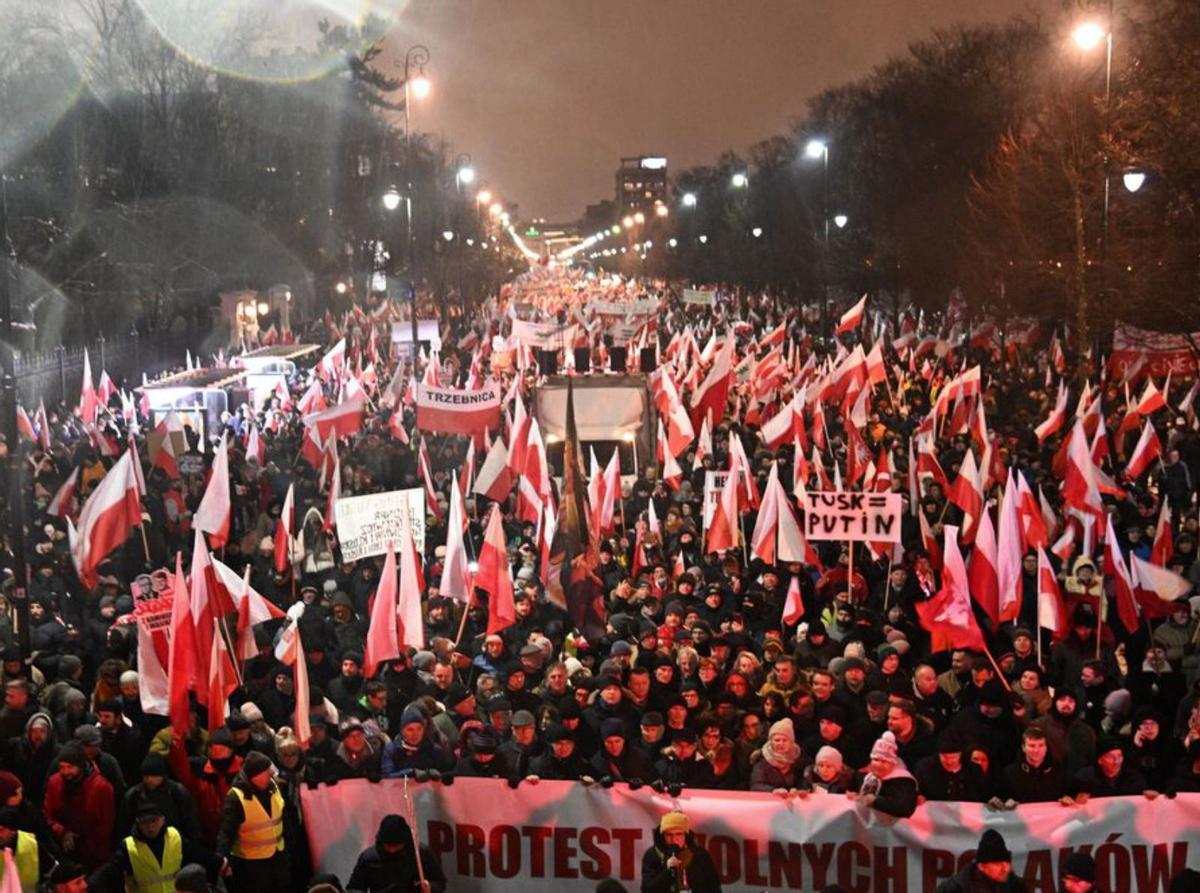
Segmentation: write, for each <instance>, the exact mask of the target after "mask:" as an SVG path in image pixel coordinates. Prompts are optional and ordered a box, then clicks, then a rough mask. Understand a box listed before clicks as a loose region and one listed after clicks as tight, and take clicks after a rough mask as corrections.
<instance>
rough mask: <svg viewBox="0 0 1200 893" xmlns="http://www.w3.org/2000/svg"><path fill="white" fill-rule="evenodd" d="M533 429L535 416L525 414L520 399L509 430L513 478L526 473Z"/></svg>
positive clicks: (523, 405) (509, 451) (510, 463)
mask: <svg viewBox="0 0 1200 893" xmlns="http://www.w3.org/2000/svg"><path fill="white" fill-rule="evenodd" d="M532 428H533V416H531V415H528V414H527V413H526V412H525V404H524V403H523V402H521V400H520V399H518V400H517V401H516V405H515V408H514V409H513V418H512V426H511V427H510V428H509V444H510V446H509V449H508V470H509V471H510V472H512V474H513V476H514V477H516V476H518V475H521V474H524V473H525V458H526V454H527V453H528V452H529V434H530V431H531V430H532Z"/></svg>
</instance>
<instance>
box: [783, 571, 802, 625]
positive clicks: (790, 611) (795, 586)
mask: <svg viewBox="0 0 1200 893" xmlns="http://www.w3.org/2000/svg"><path fill="white" fill-rule="evenodd" d="M803 616H804V599H803V598H802V597H801V596H800V580H799V578H797V577H792V579H791V582H790V583H788V590H787V598H786V599H785V600H784V603H783V618H782V619H783V623H784V625H785V626H795V625H796V624H797V623H799V622H800V618H801V617H803Z"/></svg>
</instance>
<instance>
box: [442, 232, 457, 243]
mask: <svg viewBox="0 0 1200 893" xmlns="http://www.w3.org/2000/svg"><path fill="white" fill-rule="evenodd" d="M442 238H443V239H445V240H446V241H447V242H453V241H454V230H449V229H444V230H442Z"/></svg>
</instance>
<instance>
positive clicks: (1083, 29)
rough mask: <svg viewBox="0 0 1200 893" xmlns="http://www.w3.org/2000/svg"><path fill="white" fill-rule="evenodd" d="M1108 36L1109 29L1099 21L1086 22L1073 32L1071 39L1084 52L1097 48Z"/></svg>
mask: <svg viewBox="0 0 1200 893" xmlns="http://www.w3.org/2000/svg"><path fill="white" fill-rule="evenodd" d="M1107 36H1108V29H1107V28H1105V27H1104V26H1103V25H1101V24H1099V23H1098V22H1084V23H1083V24H1082V25H1080V26H1078V27H1077V28H1076V29H1075V30H1074V31H1072V32H1071V39H1072V40H1073V41H1075V45H1076V46H1077V47H1079V48H1080V49H1081V50H1083V51H1084V52H1087V51H1090V50H1093V49H1095V48H1096V47H1097V46H1099V45H1100V41H1102V40H1104V39H1105V38H1106V37H1107Z"/></svg>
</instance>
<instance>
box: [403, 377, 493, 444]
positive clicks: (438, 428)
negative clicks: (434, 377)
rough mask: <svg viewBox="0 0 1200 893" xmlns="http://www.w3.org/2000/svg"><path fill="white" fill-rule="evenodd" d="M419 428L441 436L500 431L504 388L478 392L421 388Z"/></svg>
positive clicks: (418, 399)
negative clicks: (502, 391)
mask: <svg viewBox="0 0 1200 893" xmlns="http://www.w3.org/2000/svg"><path fill="white" fill-rule="evenodd" d="M417 427H418V428H420V429H421V430H422V431H434V432H438V433H441V434H479V435H482V434H483V432H484V430H486V429H491V430H492V431H499V430H500V385H498V384H496V383H495V382H493V383H492V384H490V385H487V386H485V387H483V388H480V389H479V390H477V391H462V390H459V389H457V388H435V387H433V386H432V385H427V384H418V385H417Z"/></svg>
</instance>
